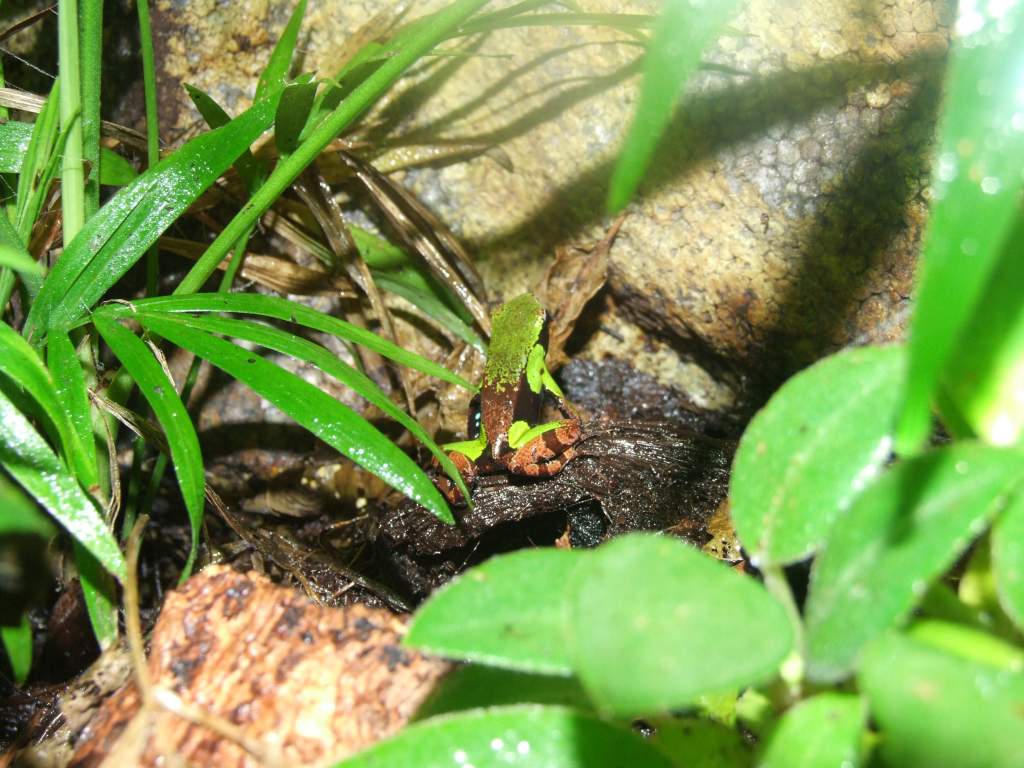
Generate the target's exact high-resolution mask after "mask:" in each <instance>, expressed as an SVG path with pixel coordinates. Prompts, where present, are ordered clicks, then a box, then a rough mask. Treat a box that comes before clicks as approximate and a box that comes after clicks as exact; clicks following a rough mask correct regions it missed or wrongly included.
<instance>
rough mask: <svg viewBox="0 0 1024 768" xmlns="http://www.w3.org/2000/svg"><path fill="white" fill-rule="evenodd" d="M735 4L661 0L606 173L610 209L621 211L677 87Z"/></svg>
mask: <svg viewBox="0 0 1024 768" xmlns="http://www.w3.org/2000/svg"><path fill="white" fill-rule="evenodd" d="M738 6H739V2H738V0H717V2H714V3H706V4H705V3H700V2H695V1H694V0H665V4H664V6H663V7H662V11H661V16H659V17H658V20H657V21H656V22H655V25H654V31H653V33H652V34H651V41H650V43H649V44H648V47H647V55H646V57H645V59H644V79H643V83H642V84H641V86H640V97H639V100H638V102H637V107H636V114H635V115H634V116H633V124H632V125H631V126H630V128H629V133H628V134H627V135H626V141H625V143H624V145H623V147H622V151H621V152H620V153H619V159H618V162H616V164H615V171H614V172H613V174H612V182H611V188H610V189H609V190H608V206H607V207H608V210H609V211H610V212H612V213H615V212H617V211H619V210H621V209H622V208H624V207H625V206H626V203H628V202H629V200H630V198H632V197H633V195H634V193H635V192H636V189H637V187H638V186H639V185H640V180H641V179H642V178H643V175H644V171H646V170H647V166H648V164H649V163H650V160H651V157H652V156H653V155H654V150H655V148H656V147H657V145H658V140H659V139H660V138H661V134H662V132H663V131H664V130H665V126H666V125H668V121H669V119H670V118H671V117H672V110H673V107H674V106H675V103H676V99H677V98H678V97H679V92H680V91H681V90H682V87H683V85H684V84H685V83H686V81H687V80H688V79H689V78H690V75H692V74H693V73H694V72H695V71H696V70H697V67H698V66H699V65H700V57H701V54H702V53H703V52H704V49H705V48H706V47H707V46H708V45H710V44H711V43H712V42H714V41H715V39H716V38H717V37H718V36H719V35H720V34H721V33H722V29H723V27H724V26H725V23H726V22H727V21H728V20H729V18H730V17H731V16H732V15H733V13H734V12H735V11H736V8H737V7H738Z"/></svg>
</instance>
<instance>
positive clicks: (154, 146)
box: [136, 0, 160, 296]
mask: <svg viewBox="0 0 1024 768" xmlns="http://www.w3.org/2000/svg"><path fill="white" fill-rule="evenodd" d="M136 7H137V9H138V13H139V45H140V48H141V50H142V90H143V95H144V99H145V105H146V165H147V167H149V168H152V167H153V166H154V165H156V164H157V163H159V162H160V113H159V111H158V109H157V103H156V60H155V58H154V56H153V28H152V26H151V25H150V22H149V0H138V2H137V3H136ZM159 277H160V263H159V261H158V259H157V248H156V246H155V245H154V246H153V247H152V248H150V249H149V252H148V253H147V254H146V294H147V295H149V296H155V295H156V291H157V282H158V280H159Z"/></svg>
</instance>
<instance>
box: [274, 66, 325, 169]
mask: <svg viewBox="0 0 1024 768" xmlns="http://www.w3.org/2000/svg"><path fill="white" fill-rule="evenodd" d="M318 86H319V83H318V82H316V81H315V80H314V81H309V80H308V78H307V79H306V80H304V81H303V82H297V83H291V84H290V85H288V86H286V87H285V89H284V92H283V93H282V94H281V103H280V104H278V106H277V116H276V117H275V118H274V143H275V144H277V149H278V151H279V152H280V153H281V154H282V155H288V154H291V153H292V152H294V151H295V149H296V147H298V146H299V135H300V134H301V133H302V129H303V128H304V127H305V126H306V120H307V119H308V118H309V112H310V110H311V109H312V108H313V97H314V96H316V89H317V87H318Z"/></svg>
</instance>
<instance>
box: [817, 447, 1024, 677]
mask: <svg viewBox="0 0 1024 768" xmlns="http://www.w3.org/2000/svg"><path fill="white" fill-rule="evenodd" d="M1022 470H1024V463H1022V455H1021V453H1019V452H1015V451H1010V450H1005V449H1000V448H992V447H988V446H984V445H978V444H974V443H959V444H955V445H951V446H948V447H944V448H939V449H936V450H934V451H931V452H930V453H927V454H924V455H922V456H919V457H916V458H914V459H910V460H908V461H904V462H902V463H900V464H897V465H895V466H894V467H892V468H891V469H889V470H888V471H887V472H886V473H885V474H884V475H883V476H882V477H881V478H880V479H879V480H877V481H876V482H875V483H873V484H872V485H871V486H869V487H868V489H867V490H866V491H865V492H864V493H863V494H862V495H860V496H859V497H858V498H857V499H856V500H855V501H854V503H853V506H852V507H851V509H850V511H849V512H848V513H847V514H846V515H845V516H843V517H841V518H840V519H839V520H838V521H837V522H836V524H835V526H834V527H833V528H832V531H831V533H830V534H829V537H828V541H827V542H826V544H825V547H824V549H823V550H822V552H821V554H820V555H819V556H818V559H817V560H815V562H814V566H813V568H812V570H811V581H810V591H809V595H808V598H807V604H806V606H805V621H806V625H807V654H808V668H807V672H808V676H809V677H810V678H811V679H813V680H820V681H831V680H837V679H840V678H842V677H845V676H846V675H847V674H849V673H850V671H852V669H853V667H854V665H855V664H856V661H857V657H858V655H859V654H860V651H861V649H862V648H863V647H864V645H865V644H866V643H867V642H868V641H869V640H871V639H872V638H873V637H875V636H877V635H879V634H881V633H882V632H884V631H885V630H886V629H887V628H889V627H890V626H892V625H893V624H895V623H896V622H898V621H899V620H900V619H902V618H903V617H905V616H906V615H907V614H908V613H909V612H910V610H911V608H913V606H914V604H915V603H916V602H917V601H918V600H920V599H921V598H923V597H924V595H925V593H926V592H927V591H928V587H929V586H930V584H931V582H932V581H933V580H935V579H936V578H937V577H938V576H940V575H941V574H942V573H943V572H944V571H945V570H946V569H947V568H948V567H949V566H950V565H952V563H953V562H954V561H955V560H956V558H957V557H959V556H960V554H961V553H962V552H963V551H964V550H965V549H966V548H967V547H968V546H969V545H970V543H971V541H972V539H973V538H974V537H976V536H978V535H979V534H981V533H982V531H984V530H985V526H986V524H987V523H988V521H989V520H990V519H991V518H992V517H993V516H994V515H995V514H996V512H998V511H999V508H1000V506H1001V504H1002V503H1003V501H1004V500H1005V499H1004V497H1005V494H1007V493H1008V492H1009V491H1010V490H1012V488H1013V486H1014V485H1015V484H1017V483H1018V482H1019V479H1020V477H1021V475H1022Z"/></svg>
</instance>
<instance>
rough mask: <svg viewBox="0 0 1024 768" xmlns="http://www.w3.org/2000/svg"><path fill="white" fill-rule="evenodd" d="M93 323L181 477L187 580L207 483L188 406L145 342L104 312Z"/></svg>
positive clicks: (179, 479)
mask: <svg viewBox="0 0 1024 768" xmlns="http://www.w3.org/2000/svg"><path fill="white" fill-rule="evenodd" d="M93 324H94V325H95V326H96V330H97V331H99V333H100V335H101V336H103V340H104V341H105V342H107V344H108V345H110V349H111V350H112V351H113V353H114V354H115V355H117V359H118V360H120V361H121V364H122V365H123V366H124V367H125V369H127V371H128V373H129V374H130V375H131V377H132V378H133V379H135V383H136V384H138V385H139V391H140V392H141V393H142V396H143V397H145V398H146V402H147V403H149V407H150V408H152V409H153V413H154V414H156V418H157V421H159V422H160V426H162V427H163V429H164V434H165V435H166V436H167V446H168V448H169V449H170V453H171V461H172V462H173V463H174V471H175V473H176V474H177V476H178V487H179V488H180V489H181V496H182V498H183V499H184V500H185V509H186V510H187V511H188V519H189V524H190V525H191V527H192V548H191V550H190V551H189V556H188V561H187V562H186V563H185V568H184V570H183V572H182V579H185V578H187V577H188V574H189V573H190V572H191V569H192V564H193V563H194V562H195V558H196V550H197V548H198V546H199V532H200V530H201V529H202V524H203V493H204V491H205V488H206V480H205V477H204V475H203V456H202V452H201V451H200V449H199V438H198V437H197V436H196V430H195V427H194V426H193V425H192V420H191V419H190V418H189V415H188V411H186V410H185V405H184V404H183V403H182V402H181V398H179V397H178V392H177V390H176V389H175V388H174V382H172V381H171V380H170V379H168V378H167V374H166V373H164V369H163V367H162V366H161V365H160V363H159V362H157V360H156V358H155V357H153V353H152V352H151V351H150V350H149V348H148V347H147V346H146V345H145V343H143V342H142V340H140V339H139V338H138V337H137V336H136V335H135V334H134V333H132V332H131V331H129V330H128V329H127V328H124V327H123V326H121V324H120V323H118V322H117V320H114V319H112V318H110V317H108V316H106V315H105V314H104V313H102V312H97V313H96V314H95V315H94V316H93Z"/></svg>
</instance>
